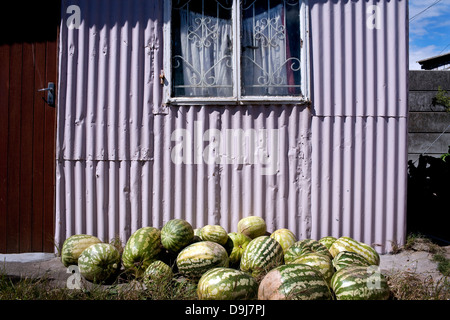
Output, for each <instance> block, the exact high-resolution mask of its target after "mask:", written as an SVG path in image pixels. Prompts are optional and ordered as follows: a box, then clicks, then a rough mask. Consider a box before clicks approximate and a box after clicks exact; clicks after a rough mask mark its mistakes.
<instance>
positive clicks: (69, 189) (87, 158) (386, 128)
mask: <svg viewBox="0 0 450 320" xmlns="http://www.w3.org/2000/svg"><path fill="white" fill-rule="evenodd" d="M72 4H75V5H77V6H79V7H80V10H81V17H82V21H81V25H80V27H79V28H74V29H69V28H67V26H66V21H67V19H68V17H69V16H70V14H69V13H66V10H67V8H68V7H69V6H70V5H72ZM370 4H373V5H376V6H379V10H381V11H380V12H381V15H380V16H381V18H382V19H381V21H380V22H379V25H378V24H377V27H380V28H379V29H376V28H372V29H370V28H368V27H367V19H368V17H370V13H369V15H368V13H367V8H368V6H369V5H370ZM309 6H310V12H311V15H310V16H311V19H310V20H311V26H310V35H311V88H312V94H313V96H312V100H313V105H312V108H311V109H309V108H307V107H298V106H297V107H296V106H290V105H274V106H268V105H265V106H258V105H248V106H239V107H236V106H234V107H226V106H179V107H164V106H162V105H161V99H160V97H161V94H162V91H161V86H160V84H159V79H158V75H159V72H160V70H161V67H162V62H163V50H162V48H163V38H162V16H163V12H162V8H163V1H151V0H148V1H138V0H135V1H126V2H125V1H101V0H97V1H86V0H80V1H63V6H62V17H63V19H62V21H61V30H60V49H59V50H60V52H59V57H60V67H59V76H60V79H59V100H58V129H57V152H56V154H57V159H56V161H57V179H56V231H55V238H56V243H59V244H62V241H64V239H65V238H67V237H68V236H70V235H72V234H75V233H90V234H95V235H97V236H99V237H100V238H102V239H104V240H109V239H111V238H113V237H115V236H119V237H120V238H121V239H122V240H123V241H125V240H126V239H127V238H128V236H129V235H130V234H131V233H132V232H133V231H134V230H136V229H138V228H139V227H141V226H145V225H153V226H156V227H162V225H163V224H164V223H165V222H166V221H168V220H169V219H172V218H184V219H187V220H188V221H190V222H191V223H192V224H193V226H194V227H201V226H202V225H205V224H221V225H222V226H223V227H225V228H226V229H227V230H229V231H236V227H237V222H238V221H239V219H240V218H242V217H244V216H247V215H251V214H255V215H260V216H262V217H263V218H265V219H266V221H267V222H268V226H269V230H270V231H273V230H275V229H277V228H283V227H285V228H289V229H291V230H292V231H294V232H295V233H296V234H297V235H298V236H299V237H300V238H309V237H312V238H320V237H322V236H325V235H334V236H341V235H350V236H354V237H355V238H357V239H359V240H362V241H366V242H368V243H379V244H381V247H378V249H379V250H380V251H386V250H387V248H389V244H390V242H389V241H398V242H400V243H401V242H402V241H403V238H404V233H405V194H406V134H407V130H406V123H407V100H406V99H407V83H406V81H407V74H406V70H407V58H406V57H407V45H408V42H407V3H406V1H398V0H397V1H389V2H381V1H380V2H377V1H373V3H372V2H366V1H309ZM377 23H378V22H377ZM183 130H184V131H183ZM208 130H209V131H208ZM227 130H231V131H227ZM227 132H230V134H231V136H227V135H226V134H227ZM239 132H241V133H244V136H245V134H247V136H248V135H250V136H251V135H252V134H254V133H256V134H257V137H259V138H258V139H256V140H253V141H254V142H255V145H251V144H250V142H248V141H247V142H245V140H239V141H241V142H242V144H235V143H232V142H231V141H232V140H231V139H232V138H231V137H232V134H239ZM205 133H206V135H205ZM269 133H274V134H276V141H278V144H277V147H276V148H273V147H272V148H271V147H270V146H267V145H265V144H266V143H267V141H269V140H267V139H265V137H266V136H264V135H262V136H259V134H269ZM183 134H186V135H189V134H190V135H191V136H188V137H190V139H191V140H190V141H192V144H191V147H190V148H189V151H187V152H188V156H187V155H185V156H186V157H185V158H183V159H184V162H183V161H181V163H178V162H177V161H174V159H173V156H174V154H176V152H177V150H178V151H179V149H180V147H182V146H183V145H182V144H181V145H180V143H181V142H180V141H181V140H179V136H180V135H183ZM185 137H186V136H185ZM217 139H219V140H220V143H221V144H220V147H218V145H217V144H216V142H217ZM227 143H229V148H232V146H235V147H237V146H241V145H243V146H244V148H243V150H247V149H249V148H250V149H251V147H252V146H253V150H254V151H257V152H259V153H258V154H259V155H260V154H261V152H262V153H264V152H268V158H267V159H268V160H269V163H271V162H270V161H272V160H276V161H275V163H276V166H275V168H276V170H275V172H274V174H267V172H268V171H267V170H268V169H269V170H271V168H270V167H269V168H268V167H267V164H266V165H264V164H263V163H262V162H263V161H262V160H260V161H259V162H257V161H255V159H253V158H252V157H251V156H250V155H248V154H246V155H245V156H244V157H241V158H239V159H236V158H233V157H235V156H236V154H237V155H240V154H239V150H237V151H236V150H235V149H226V144H227ZM185 150H187V149H185ZM230 150H233V151H230ZM208 151H212V152H213V153H214V154H215V155H216V156H219V157H221V159H222V162H220V163H215V162H213V163H207V162H206V161H205V160H204V157H202V156H203V155H204V154H203V152H208ZM236 152H237V153H236ZM241 152H242V151H241ZM267 159H266V160H267ZM272 163H274V162H272Z"/></svg>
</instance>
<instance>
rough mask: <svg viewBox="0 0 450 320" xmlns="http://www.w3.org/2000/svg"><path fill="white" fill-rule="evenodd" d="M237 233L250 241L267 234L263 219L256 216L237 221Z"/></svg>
mask: <svg viewBox="0 0 450 320" xmlns="http://www.w3.org/2000/svg"><path fill="white" fill-rule="evenodd" d="M237 228H238V232H239V233H243V234H245V235H246V236H247V237H249V238H250V239H255V238H257V237H259V236H263V235H265V234H266V232H267V225H266V222H265V221H264V219H263V218H261V217H258V216H249V217H245V218H242V219H241V220H239V222H238V225H237Z"/></svg>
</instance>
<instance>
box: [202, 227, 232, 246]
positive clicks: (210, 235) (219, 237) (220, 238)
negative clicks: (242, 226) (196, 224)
mask: <svg viewBox="0 0 450 320" xmlns="http://www.w3.org/2000/svg"><path fill="white" fill-rule="evenodd" d="M200 238H201V239H202V240H203V241H212V242H217V243H218V244H221V245H225V244H226V243H227V241H228V233H227V231H226V230H225V229H224V228H223V227H222V226H219V225H209V224H208V225H206V226H204V227H203V228H201V229H200Z"/></svg>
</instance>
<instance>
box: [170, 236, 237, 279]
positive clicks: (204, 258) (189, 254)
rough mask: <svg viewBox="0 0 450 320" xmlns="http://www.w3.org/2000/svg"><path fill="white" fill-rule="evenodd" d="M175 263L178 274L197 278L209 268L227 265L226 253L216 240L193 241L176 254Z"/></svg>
mask: <svg viewBox="0 0 450 320" xmlns="http://www.w3.org/2000/svg"><path fill="white" fill-rule="evenodd" d="M176 264H177V267H178V271H179V272H180V274H182V275H183V276H185V277H186V278H190V279H193V280H198V279H200V277H201V276H202V275H203V273H205V272H206V271H208V270H209V269H212V268H215V267H228V265H229V260H228V253H227V251H226V250H225V248H224V247H223V246H221V245H220V244H218V243H217V242H212V241H200V242H195V243H193V244H191V245H189V246H187V247H186V248H184V249H183V250H181V252H180V253H179V254H178V256H177V260H176Z"/></svg>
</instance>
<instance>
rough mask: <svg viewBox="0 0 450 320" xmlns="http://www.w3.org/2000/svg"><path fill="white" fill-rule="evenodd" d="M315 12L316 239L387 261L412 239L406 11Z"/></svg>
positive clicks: (343, 4) (341, 7)
mask: <svg viewBox="0 0 450 320" xmlns="http://www.w3.org/2000/svg"><path fill="white" fill-rule="evenodd" d="M369 6H375V7H374V8H369ZM372 9H373V10H372ZM310 10H311V39H312V41H311V48H312V49H311V50H312V52H313V54H312V67H311V71H312V76H313V86H312V87H313V97H312V100H313V110H314V115H315V116H314V117H313V120H312V133H311V135H312V159H313V161H312V174H311V177H312V190H311V194H312V201H311V216H312V217H313V221H312V237H313V238H320V237H322V236H326V235H333V236H336V237H339V236H342V235H348V236H351V237H355V238H356V239H358V240H361V241H364V242H367V243H371V244H379V245H381V246H380V247H378V249H379V250H380V251H383V252H385V251H386V250H389V249H390V245H391V241H393V242H397V243H402V242H403V241H404V236H405V232H406V230H405V228H406V172H407V171H406V170H407V146H406V141H407V115H408V104H407V98H408V95H407V91H408V89H407V88H408V85H407V76H408V59H407V56H408V51H407V50H408V3H407V1H317V2H316V1H310ZM372 17H373V18H375V19H376V21H373V20H372V19H371V18H372ZM368 19H369V20H368ZM368 23H369V26H368ZM370 26H372V27H370Z"/></svg>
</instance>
